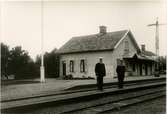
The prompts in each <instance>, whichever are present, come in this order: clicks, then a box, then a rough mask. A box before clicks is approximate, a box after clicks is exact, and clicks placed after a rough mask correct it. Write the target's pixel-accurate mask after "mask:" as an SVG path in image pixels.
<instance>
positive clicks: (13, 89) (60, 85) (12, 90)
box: [1, 76, 164, 100]
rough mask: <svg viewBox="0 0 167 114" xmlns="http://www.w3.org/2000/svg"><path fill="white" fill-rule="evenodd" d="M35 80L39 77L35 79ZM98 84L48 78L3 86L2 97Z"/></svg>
mask: <svg viewBox="0 0 167 114" xmlns="http://www.w3.org/2000/svg"><path fill="white" fill-rule="evenodd" d="M161 77H164V76H161ZM149 78H154V77H153V76H136V77H126V78H125V81H126V80H139V79H149ZM33 81H35V82H37V81H39V79H36V80H33ZM115 81H117V79H116V78H114V79H112V78H110V79H104V83H109V82H115ZM87 84H96V80H58V79H46V82H45V83H39V82H38V83H29V84H26V83H23V84H20V83H19V84H17V83H15V84H12V85H10V84H9V85H2V86H1V99H2V100H7V99H8V100H9V99H13V98H21V97H28V96H33V95H38V94H42V93H49V92H55V91H60V90H64V89H67V88H70V87H73V86H77V85H87Z"/></svg>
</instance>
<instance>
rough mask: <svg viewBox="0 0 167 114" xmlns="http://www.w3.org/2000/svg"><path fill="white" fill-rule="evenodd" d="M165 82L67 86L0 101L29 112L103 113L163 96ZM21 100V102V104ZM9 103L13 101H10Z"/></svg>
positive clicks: (7, 109) (9, 107) (8, 109)
mask: <svg viewBox="0 0 167 114" xmlns="http://www.w3.org/2000/svg"><path fill="white" fill-rule="evenodd" d="M165 85H166V82H165V80H152V81H151V80H149V81H145V82H143V81H139V82H133V83H125V88H124V89H117V88H115V87H116V86H117V85H114V84H113V85H112V86H106V87H105V90H104V91H103V92H101V91H97V90H95V88H89V89H87V88H83V89H81V90H73V91H70V90H68V91H66V92H64V93H59V94H56V95H50V96H42V97H36V98H29V99H22V100H17V101H8V102H7V101H6V102H2V104H1V105H2V112H3V113H11V112H12V113H16V112H17V113H18V112H20V113H32V114H33V113H34V114H36V113H38V114H41V113H43V114H44V113H49V114H52V113H53V114H58V113H68V114H69V113H71V114H75V113H76V114H82V113H83V114H94V113H95V114H96V113H106V112H109V111H112V110H116V109H120V108H122V107H126V106H130V105H133V104H136V103H141V102H144V101H147V100H151V99H155V98H158V97H162V96H165ZM24 102H25V104H22V103H24ZM12 103H13V104H15V105H11V104H12ZM26 103H27V104H26ZM5 104H6V105H5ZM20 104H21V105H20ZM34 109H35V110H34Z"/></svg>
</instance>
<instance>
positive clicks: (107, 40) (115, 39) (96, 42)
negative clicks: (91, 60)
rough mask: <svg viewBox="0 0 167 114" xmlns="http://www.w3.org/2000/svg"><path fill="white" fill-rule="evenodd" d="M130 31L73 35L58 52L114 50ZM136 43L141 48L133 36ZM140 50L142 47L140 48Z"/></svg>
mask: <svg viewBox="0 0 167 114" xmlns="http://www.w3.org/2000/svg"><path fill="white" fill-rule="evenodd" d="M128 33H130V35H131V37H133V35H132V33H131V32H130V31H129V30H122V31H116V32H107V33H105V34H100V33H99V34H93V35H87V36H78V37H73V38H72V39H71V40H69V41H68V42H67V43H66V44H64V45H63V46H62V47H61V48H60V49H59V50H58V52H59V53H61V54H66V53H79V52H91V51H104V50H113V49H115V48H116V47H117V46H118V45H119V43H120V42H121V41H122V39H124V37H125V36H126V35H127V34H128ZM131 39H132V41H133V42H134V44H135V45H136V46H137V49H139V47H138V45H137V43H136V41H135V39H134V38H131ZM139 50H140V49H139Z"/></svg>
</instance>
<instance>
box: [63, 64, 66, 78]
mask: <svg viewBox="0 0 167 114" xmlns="http://www.w3.org/2000/svg"><path fill="white" fill-rule="evenodd" d="M63 76H66V62H65V61H63Z"/></svg>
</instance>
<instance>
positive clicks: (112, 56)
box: [60, 35, 137, 78]
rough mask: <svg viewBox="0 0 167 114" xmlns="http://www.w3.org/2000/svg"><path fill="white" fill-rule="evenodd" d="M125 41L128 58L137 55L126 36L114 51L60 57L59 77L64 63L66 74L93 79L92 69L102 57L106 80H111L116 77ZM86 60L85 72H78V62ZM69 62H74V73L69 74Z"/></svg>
mask: <svg viewBox="0 0 167 114" xmlns="http://www.w3.org/2000/svg"><path fill="white" fill-rule="evenodd" d="M125 41H127V42H128V44H129V46H128V47H129V53H128V56H132V55H134V54H135V53H137V50H136V48H135V46H134V45H133V43H132V41H131V40H130V38H129V36H128V35H127V36H126V38H125V39H124V40H123V41H122V42H121V43H120V45H118V47H117V48H116V49H115V50H114V51H101V52H89V53H88V52H87V53H75V54H64V55H61V56H60V76H62V75H63V73H62V72H63V70H62V62H63V61H65V62H66V74H67V75H69V74H72V75H73V76H74V77H82V76H86V77H88V76H91V77H95V73H94V68H95V64H96V63H97V62H98V61H99V57H103V62H104V64H105V66H106V78H113V77H114V76H116V66H117V59H121V60H122V58H123V56H124V49H125ZM81 59H85V60H86V72H85V73H81V72H80V60H81ZM70 60H74V72H73V73H71V72H70V69H69V68H70V67H69V64H70Z"/></svg>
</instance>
